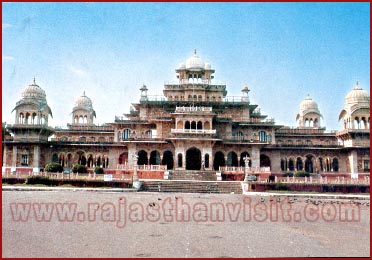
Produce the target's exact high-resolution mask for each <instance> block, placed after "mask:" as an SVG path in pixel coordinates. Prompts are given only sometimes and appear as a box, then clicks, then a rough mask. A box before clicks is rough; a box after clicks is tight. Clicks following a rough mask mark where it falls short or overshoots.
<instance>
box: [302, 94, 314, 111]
mask: <svg viewBox="0 0 372 260" xmlns="http://www.w3.org/2000/svg"><path fill="white" fill-rule="evenodd" d="M300 110H301V111H303V112H305V111H314V112H318V113H319V109H318V104H317V103H316V102H315V101H314V100H313V99H312V98H311V97H310V96H309V95H308V96H307V97H306V98H305V99H304V100H303V101H302V102H301V104H300Z"/></svg>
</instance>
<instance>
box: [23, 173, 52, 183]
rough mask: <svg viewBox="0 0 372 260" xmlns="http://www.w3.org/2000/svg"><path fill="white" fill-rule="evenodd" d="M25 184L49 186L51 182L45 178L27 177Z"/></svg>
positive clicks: (38, 176)
mask: <svg viewBox="0 0 372 260" xmlns="http://www.w3.org/2000/svg"><path fill="white" fill-rule="evenodd" d="M25 183H26V184H44V185H51V184H52V181H51V180H50V179H49V178H48V177H45V176H40V175H35V176H31V177H27V179H26V182H25Z"/></svg>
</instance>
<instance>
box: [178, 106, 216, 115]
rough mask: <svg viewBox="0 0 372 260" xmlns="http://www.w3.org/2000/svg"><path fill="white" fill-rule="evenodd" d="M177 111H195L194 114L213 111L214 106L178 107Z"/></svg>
mask: <svg viewBox="0 0 372 260" xmlns="http://www.w3.org/2000/svg"><path fill="white" fill-rule="evenodd" d="M175 113H193V114H198V113H212V107H194V106H189V107H184V106H182V107H176V110H175Z"/></svg>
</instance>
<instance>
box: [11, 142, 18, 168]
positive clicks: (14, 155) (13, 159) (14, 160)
mask: <svg viewBox="0 0 372 260" xmlns="http://www.w3.org/2000/svg"><path fill="white" fill-rule="evenodd" d="M11 166H12V167H17V146H13V156H12V165H11Z"/></svg>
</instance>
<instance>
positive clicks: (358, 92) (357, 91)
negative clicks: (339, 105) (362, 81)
mask: <svg viewBox="0 0 372 260" xmlns="http://www.w3.org/2000/svg"><path fill="white" fill-rule="evenodd" d="M359 103H368V104H369V94H368V92H367V91H365V90H363V89H362V88H361V87H359V84H358V82H357V84H356V85H355V87H354V88H353V90H351V91H350V92H349V93H348V94H347V95H346V97H345V105H350V104H359Z"/></svg>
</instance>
